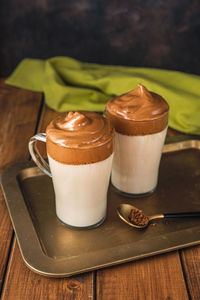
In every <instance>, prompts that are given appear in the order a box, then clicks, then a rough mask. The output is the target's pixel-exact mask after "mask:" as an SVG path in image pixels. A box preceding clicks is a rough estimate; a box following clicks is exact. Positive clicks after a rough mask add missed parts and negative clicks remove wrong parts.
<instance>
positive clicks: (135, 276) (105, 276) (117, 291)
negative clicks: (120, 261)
mask: <svg viewBox="0 0 200 300" xmlns="http://www.w3.org/2000/svg"><path fill="white" fill-rule="evenodd" d="M97 299H98V300H104V299H106V300H123V299H126V300H133V299H134V300H135V299H136V300H145V299H148V300H163V299H170V300H172V299H174V300H178V299H181V300H187V299H188V296H187V290H186V286H185V282H184V278H183V274H182V269H181V264H180V260H179V255H178V253H177V252H172V253H168V254H165V255H159V256H155V257H151V258H148V259H143V260H141V261H137V262H132V263H128V264H124V265H119V266H117V267H113V268H108V269H107V270H99V271H97Z"/></svg>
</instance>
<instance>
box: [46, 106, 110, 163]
mask: <svg viewBox="0 0 200 300" xmlns="http://www.w3.org/2000/svg"><path fill="white" fill-rule="evenodd" d="M46 134H47V152H48V154H49V155H50V156H51V157H52V158H53V159H55V160H56V161H58V162H61V163H64V164H74V165H79V164H88V163H95V162H98V161H102V160H105V159H106V158H107V157H109V156H110V155H111V154H112V153H113V136H114V129H113V127H112V126H111V125H110V122H109V121H108V120H107V119H106V118H104V117H103V116H102V115H100V114H97V113H93V112H69V113H68V114H65V115H62V116H60V117H58V118H57V119H55V120H53V121H52V122H51V123H50V124H49V125H48V127H47V129H46Z"/></svg>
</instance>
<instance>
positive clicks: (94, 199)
mask: <svg viewBox="0 0 200 300" xmlns="http://www.w3.org/2000/svg"><path fill="white" fill-rule="evenodd" d="M48 158H49V164H50V169H51V173H52V180H53V186H54V191H55V201H56V214H57V216H58V218H59V219H60V220H61V221H62V222H64V223H65V224H68V225H70V226H75V227H87V226H92V225H94V224H96V223H98V222H100V221H101V220H103V219H104V217H105V216H106V209H107V190H108V185H109V180H110V173H111V167H112V159H113V154H112V155H110V156H109V157H108V158H107V159H105V160H103V161H100V162H97V163H92V164H86V165H66V164H62V163H59V162H57V161H55V160H54V159H52V158H51V157H50V156H48Z"/></svg>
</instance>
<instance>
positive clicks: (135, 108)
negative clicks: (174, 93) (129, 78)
mask: <svg viewBox="0 0 200 300" xmlns="http://www.w3.org/2000/svg"><path fill="white" fill-rule="evenodd" d="M168 111H169V106H168V104H167V102H166V101H165V100H164V99H163V98H162V97H161V96H160V95H158V94H156V93H153V92H149V91H148V90H147V89H146V88H145V87H144V86H142V85H141V84H139V85H138V87H137V88H136V89H134V90H132V91H130V92H128V93H127V94H123V95H121V96H117V97H115V98H113V99H111V100H109V102H108V104H107V118H108V119H109V120H111V122H112V124H113V125H114V127H115V130H116V131H117V132H119V133H122V134H126V135H145V134H152V133H156V132H160V131H162V130H163V129H165V128H166V126H167V123H168Z"/></svg>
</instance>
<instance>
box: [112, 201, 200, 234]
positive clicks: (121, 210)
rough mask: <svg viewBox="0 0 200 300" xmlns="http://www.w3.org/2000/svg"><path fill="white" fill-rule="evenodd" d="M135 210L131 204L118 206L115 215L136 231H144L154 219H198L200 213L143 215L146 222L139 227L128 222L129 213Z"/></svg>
mask: <svg viewBox="0 0 200 300" xmlns="http://www.w3.org/2000/svg"><path fill="white" fill-rule="evenodd" d="M132 209H133V210H136V211H138V210H139V209H138V208H137V207H135V206H133V205H131V204H126V203H123V204H120V205H119V206H118V207H117V214H118V216H119V217H120V219H121V220H122V221H123V222H125V223H126V224H128V225H129V226H131V227H134V228H137V229H144V228H146V227H147V226H148V225H149V224H150V222H151V221H152V220H155V219H164V218H185V217H200V212H198V211H197V212H181V213H167V214H155V215H152V216H146V215H145V214H144V213H143V214H144V215H145V216H146V217H147V218H148V222H147V223H146V224H145V225H140V224H135V223H132V222H131V221H130V220H129V214H130V212H131V210H132Z"/></svg>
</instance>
